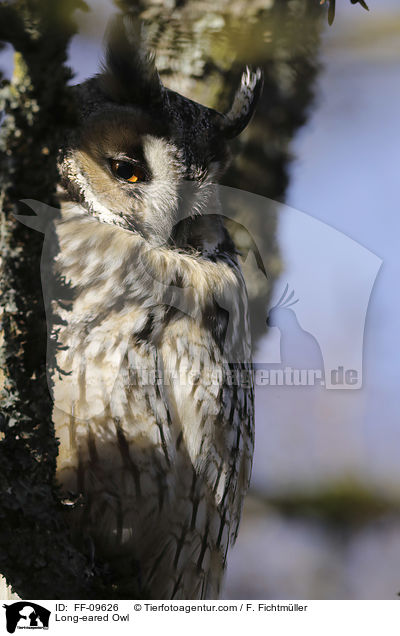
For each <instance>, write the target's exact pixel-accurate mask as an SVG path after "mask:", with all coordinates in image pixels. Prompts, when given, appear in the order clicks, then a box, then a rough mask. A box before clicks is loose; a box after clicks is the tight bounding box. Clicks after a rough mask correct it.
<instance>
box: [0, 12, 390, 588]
mask: <svg viewBox="0 0 400 636" xmlns="http://www.w3.org/2000/svg"><path fill="white" fill-rule="evenodd" d="M116 4H118V5H119V6H120V7H122V8H123V9H126V8H127V6H128V5H133V4H135V6H136V7H137V6H139V5H140V12H141V17H142V19H145V20H146V21H147V23H148V25H149V37H150V43H151V44H152V46H153V47H154V48H155V50H156V51H157V61H158V67H159V69H160V71H161V74H162V77H163V79H164V81H165V83H166V84H167V85H168V86H170V87H171V88H174V89H177V90H180V91H181V92H183V93H184V94H186V95H188V96H190V97H192V98H194V99H197V100H199V101H202V102H203V103H205V104H207V105H208V106H218V107H220V108H223V107H224V105H226V104H227V103H228V99H229V96H230V95H231V93H232V90H233V88H234V86H235V85H236V84H237V82H238V80H239V78H240V73H241V70H242V68H243V65H244V64H245V63H252V64H260V65H261V66H262V67H263V68H264V72H265V89H264V93H263V97H262V100H261V103H260V106H259V108H258V111H257V115H256V117H255V118H254V120H253V122H252V124H251V126H250V127H249V128H248V130H247V131H246V132H245V133H244V135H243V136H242V138H241V140H240V142H238V144H237V147H236V148H235V150H236V152H237V158H236V159H235V161H234V162H233V164H232V166H231V168H230V170H229V171H228V173H227V175H226V177H225V178H224V184H225V185H228V186H233V187H236V188H242V189H243V190H248V191H250V192H254V193H256V194H259V195H264V196H266V197H269V198H270V199H272V200H274V201H276V202H278V203H277V204H276V205H266V211H265V215H264V216H261V217H260V216H258V217H257V219H256V220H255V221H254V223H255V224H256V225H255V226H254V225H252V227H253V229H254V228H255V229H254V233H255V234H257V242H258V245H259V247H260V250H261V253H262V256H263V259H264V264H265V267H266V270H267V274H268V278H267V279H265V277H263V276H262V275H261V274H260V272H259V271H257V267H256V266H255V265H254V263H252V262H251V259H249V260H248V261H247V262H246V265H245V267H246V268H247V269H246V274H247V282H248V286H249V293H250V299H251V307H252V323H253V335H254V340H255V348H256V360H257V361H259V362H260V363H265V362H272V363H273V362H279V360H275V359H272V358H273V356H272V357H271V355H272V354H271V352H272V351H275V355H276V354H279V351H280V352H281V353H282V337H283V331H282V328H280V327H282V325H281V324H279V321H275V324H274V321H272V320H270V328H269V330H268V332H267V331H266V330H267V325H266V318H267V316H268V313H269V310H270V308H271V307H273V306H274V304H276V303H277V302H278V301H279V299H280V297H281V296H282V293H283V291H284V289H285V287H286V285H287V284H288V285H289V288H290V289H289V293H291V291H290V290H291V289H292V288H293V287H294V282H293V281H296V280H297V281H299V279H300V278H301V275H302V276H303V278H304V276H305V275H304V274H301V272H300V273H299V271H298V263H299V262H300V261H301V255H303V259H304V258H305V257H307V256H308V254H307V239H308V236H307V227H309V225H307V223H302V224H300V225H298V226H297V225H296V223H298V220H299V218H303V217H301V216H299V215H300V212H298V213H297V214H296V211H301V212H303V213H305V214H306V215H308V216H307V218H309V219H311V220H315V221H313V223H314V226H315V224H318V222H320V221H321V222H323V223H324V224H326V227H328V228H334V229H335V230H337V231H338V232H339V233H340V235H343V236H345V237H348V238H349V239H352V240H353V241H355V242H356V243H357V244H359V245H361V246H363V247H364V248H366V249H365V252H363V253H364V255H367V254H369V255H370V258H371V259H372V261H371V262H373V263H374V264H375V265H374V267H372V270H373V271H372V274H371V272H369V273H368V276H369V279H368V280H369V283H370V285H371V287H372V284H373V283H374V281H375V276H376V281H375V284H374V286H373V289H372V293H371V297H370V300H369V297H368V300H369V307H368V313H367V315H366V322H365V332H364V346H363V378H362V380H363V381H362V387H361V388H358V389H356V390H346V389H337V390H328V389H326V388H324V387H323V386H315V387H289V386H280V387H277V386H258V387H257V389H256V412H257V417H256V453H255V461H254V470H253V479H252V487H251V490H250V494H249V496H248V497H247V500H246V504H245V509H244V515H243V521H242V526H241V531H240V533H239V538H238V541H237V544H236V546H235V547H234V548H233V549H232V550H231V555H230V559H229V565H228V572H227V577H226V581H225V587H224V590H223V594H222V596H223V598H231V599H238V598H253V599H257V598H258V599H266V598H270V599H307V598H310V599H370V598H371V599H372V598H376V599H393V598H396V596H397V594H398V592H399V591H400V461H399V460H400V423H399V413H400V405H399V390H398V383H399V379H400V378H399V375H400V374H399V365H398V358H399V357H400V335H399V325H400V315H399V314H400V303H399V301H398V299H397V287H398V280H399V274H400V259H399V258H398V256H397V236H398V235H399V233H400V219H399V215H398V211H397V208H398V196H397V187H398V182H399V179H398V174H397V173H398V170H399V165H400V161H399V160H400V157H399V153H400V151H399V148H400V143H399V141H400V134H399V133H400V123H399V118H398V111H399V103H400V7H399V4H398V0H379V2H378V0H371V1H370V3H369V6H370V12H369V13H367V12H365V11H364V10H363V9H362V8H361V7H359V6H357V5H356V6H351V5H350V3H348V2H347V1H345V0H342V1H340V0H337V2H336V4H337V7H336V19H335V22H334V24H333V26H332V27H328V25H327V20H326V12H325V11H324V10H322V9H321V7H320V6H319V2H316V1H315V0H288V1H287V2H278V1H277V0H250V1H249V2H247V3H245V2H243V1H242V0H231V1H230V2H226V1H225V0H223V1H222V2H220V3H218V6H217V7H216V6H213V4H212V3H211V2H207V0H201V1H200V2H190V0H189V1H188V2H175V1H173V0H171V2H165V3H159V2H157V1H156V0H149V1H143V2H141V3H140V2H139V3H129V2H117V3H116ZM214 4H215V3H214ZM89 5H90V7H91V9H92V10H91V11H90V12H89V13H87V14H83V13H82V14H79V23H80V33H79V35H77V36H75V37H74V38H73V40H72V43H71V47H70V64H71V66H72V68H73V70H74V72H75V78H74V82H79V81H82V80H83V79H85V78H87V77H89V76H91V75H93V73H95V72H96V70H97V69H98V65H99V60H100V59H101V56H102V36H103V33H104V29H105V25H106V23H107V19H108V17H109V16H110V15H112V13H114V12H115V5H114V4H113V3H112V2H111V0H101V1H100V0H93V1H92V2H89ZM128 8H129V7H128ZM0 67H1V68H2V69H3V70H4V71H5V74H6V75H7V74H8V75H10V73H11V68H12V51H11V50H10V49H5V50H4V51H3V52H1V54H0ZM283 201H285V205H284V204H283V203H282V202H283ZM239 208H240V209H239ZM250 213H251V212H250V211H249V210H248V209H247V208H246V206H239V207H238V209H237V210H236V218H237V220H238V221H239V222H241V223H242V224H243V225H245V226H246V220H248V215H249V214H250ZM257 224H258V225H257ZM318 227H322V226H320V225H318ZM324 227H325V226H324ZM231 230H232V232H233V234H234V235H235V239H236V241H237V243H238V245H239V247H241V248H246V240H247V239H246V236H242V234H240V232H239V231H238V229H237V226H235V225H232V228H231ZM334 236H336V234H335V233H334V232H333V230H332V232H331V233H330V234H329V232H328V237H327V239H326V240H327V245H326V257H324V251H323V253H322V256H320V258H319V261H318V266H317V268H315V267H314V270H313V269H312V268H311V269H310V271H309V273H308V274H307V280H306V281H305V289H306V290H307V289H308V290H312V291H313V293H312V294H310V297H309V299H308V301H307V303H306V307H305V306H304V302H303V306H302V304H301V300H302V294H303V297H304V293H305V292H304V289H303V291H302V294H299V289H298V286H299V284H300V283H298V285H297V290H296V289H294V290H293V291H295V292H296V295H295V296H293V298H292V300H295V299H297V298H299V303H298V313H297V319H298V320H299V324H300V327H303V329H306V327H307V321H309V320H310V316H313V315H316V314H318V315H323V320H324V328H325V333H328V334H329V333H332V341H331V347H332V349H334V348H335V347H336V336H337V329H338V327H337V325H338V323H339V322H340V321H341V320H342V319H343V315H344V314H343V312H344V313H345V314H346V315H347V317H346V319H345V320H344V323H343V324H344V325H347V324H348V323H349V321H350V322H351V315H352V312H353V313H354V312H356V311H357V302H358V301H357V293H356V289H355V292H354V298H352V297H349V298H348V302H347V304H346V307H345V310H343V307H342V304H343V293H342V287H343V285H344V284H345V281H346V280H347V279H349V280H354V281H355V282H354V285H355V288H357V285H358V282H359V284H360V285H361V284H363V281H364V282H365V280H366V278H365V277H366V276H367V274H366V273H365V271H364V264H366V263H367V260H368V259H367V257H366V256H365V258H364V257H363V258H361V257H360V254H359V252H358V251H357V250H355V251H354V252H352V253H353V254H354V261H353V262H352V256H351V254H350V257H347V260H346V267H345V268H343V267H342V268H340V265H341V263H342V247H341V245H344V243H343V244H341V243H340V241H339V243H338V244H337V245H338V246H337V248H336V244H335V245H334ZM330 237H331V238H332V241H333V243H332V244H331V248H332V245H333V247H334V249H328V247H329V244H330ZM324 250H325V248H324ZM299 259H300V260H299ZM381 261H382V267H381V268H380V265H381ZM368 262H369V261H368ZM379 268H380V269H379ZM317 270H318V271H317ZM339 270H340V272H339ZM335 271H337V272H338V274H337V277H336V278H335V277H333V279H332V272H335ZM378 272H379V273H378ZM363 277H364V278H363ZM364 279H365V280H364ZM332 280H334V284H330V282H331V281H332ZM321 281H322V282H321ZM324 281H326V284H324ZM322 306H323V308H324V311H323V312H322V309H321V307H322ZM294 309H296V311H297V305H296V306H295V307H294ZM321 312H322V313H321ZM364 318H365V316H364ZM361 327H362V329H364V324H362V325H361ZM343 329H344V327H343V325H342V331H343ZM306 331H307V329H306ZM309 331H310V330H309ZM361 335H362V334H361ZM342 342H345V339H344V340H342ZM319 344H321V342H320V343H319ZM325 345H326V343H325ZM328 345H329V343H328ZM296 346H297V344H296V342H295V341H294V342H293V343H292V353H293V356H294V357H296ZM298 346H299V347H300V344H299V345H298ZM348 347H349V348H351V347H352V343H351V342H348ZM298 353H299V356H300V357H301V355H303V353H304V352H301V351H299V352H298ZM281 359H282V356H281ZM310 364H311V362H310ZM306 368H314V367H309V366H308V367H306Z"/></svg>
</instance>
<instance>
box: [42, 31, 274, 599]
mask: <svg viewBox="0 0 400 636" xmlns="http://www.w3.org/2000/svg"><path fill="white" fill-rule="evenodd" d="M261 86H262V77H261V72H260V71H259V70H257V71H254V72H253V71H251V70H250V69H246V70H245V72H244V73H243V76H242V79H241V84H240V87H239V88H238V90H237V92H236V94H235V97H234V100H233V104H232V107H231V108H230V110H229V111H228V112H227V113H225V114H222V113H219V112H217V111H215V110H213V109H210V108H206V107H204V106H202V105H200V104H198V103H196V102H193V101H191V100H189V99H187V98H185V97H183V96H182V95H180V94H178V93H176V92H174V91H172V90H169V89H167V88H166V87H164V86H163V84H162V83H161V81H160V78H159V76H158V73H157V70H156V68H155V64H154V60H153V58H152V56H151V55H149V54H148V53H146V51H145V50H144V48H143V45H142V43H141V42H140V37H139V33H138V29H137V28H136V26H135V25H134V24H132V23H130V22H129V21H127V19H126V18H117V19H115V20H114V22H113V24H112V26H111V28H110V30H109V37H108V45H107V53H106V61H105V64H104V67H103V68H102V70H101V72H100V73H99V74H98V75H96V76H95V77H94V78H92V79H90V80H87V81H86V82H84V83H83V84H81V85H78V86H77V87H76V88H75V92H76V96H77V104H78V107H79V111H80V123H79V127H77V128H76V129H75V130H73V131H71V133H70V134H69V136H68V139H67V141H66V143H65V146H64V147H63V148H62V150H61V152H60V183H61V186H60V201H61V214H60V217H59V218H58V220H57V221H56V223H55V232H56V242H57V245H58V247H57V250H56V253H55V256H54V270H55V272H56V274H57V276H58V277H59V279H60V280H62V281H63V285H64V289H66V290H67V292H66V294H65V297H63V298H62V299H60V298H59V299H55V300H53V308H52V316H53V318H52V320H53V324H52V328H51V331H52V338H53V340H55V341H56V367H55V369H56V370H55V372H54V373H53V376H52V390H53V396H54V424H55V430H56V434H57V436H58V438H59V440H60V447H59V457H58V463H57V478H58V480H59V482H60V484H61V486H62V488H63V489H64V491H65V492H66V493H69V495H68V496H70V497H71V496H73V497H75V498H76V501H77V502H78V503H76V505H75V506H74V507H73V510H72V511H70V512H69V513H68V516H67V518H68V521H69V523H70V524H71V529H72V535H73V537H74V540H75V541H76V542H77V543H79V544H80V545H82V546H86V547H87V546H88V545H89V546H91V548H90V549H91V550H93V551H94V553H95V555H96V556H98V558H99V559H100V560H101V561H102V562H106V563H107V564H108V567H109V568H110V571H111V572H112V573H113V575H114V578H115V580H118V581H119V582H120V588H119V590H120V596H121V597H128V598H129V597H131V598H141V597H142V598H158V599H200V598H217V597H218V594H219V588H220V583H221V578H222V574H223V572H224V568H225V565H226V559H227V551H228V546H229V545H231V544H232V543H233V542H234V540H235V538H236V535H237V530H238V524H239V519H240V515H241V508H242V502H243V497H244V495H245V493H246V490H247V487H248V483H249V477H250V472H251V462H252V453H253V444H254V430H253V382H252V373H251V352H250V337H249V327H248V315H247V296H246V287H245V284H244V281H243V277H242V273H241V269H240V266H239V263H238V259H237V251H236V250H235V247H234V244H233V242H232V240H231V238H230V236H229V234H228V232H227V230H226V229H225V226H224V223H223V218H222V215H221V210H220V207H219V203H218V191H217V187H216V185H215V183H216V182H217V180H218V177H219V176H220V174H221V173H222V171H223V169H224V167H225V166H226V163H227V159H228V156H229V140H230V139H232V138H233V137H235V136H236V135H238V134H239V133H240V132H241V131H242V130H243V129H244V127H245V126H246V125H247V123H248V122H249V120H250V118H251V115H252V112H253V110H254V107H255V103H256V101H257V98H258V95H259V93H260V91H261ZM85 549H86V548H85ZM121 581H122V583H121Z"/></svg>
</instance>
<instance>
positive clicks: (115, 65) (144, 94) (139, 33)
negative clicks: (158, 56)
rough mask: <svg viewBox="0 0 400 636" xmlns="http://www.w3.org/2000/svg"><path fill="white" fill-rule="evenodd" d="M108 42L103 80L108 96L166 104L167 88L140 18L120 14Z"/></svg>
mask: <svg viewBox="0 0 400 636" xmlns="http://www.w3.org/2000/svg"><path fill="white" fill-rule="evenodd" d="M106 43H107V48H106V59H105V63H104V65H103V71H102V73H101V74H100V76H99V80H100V85H101V88H102V89H103V91H104V92H105V93H106V94H107V96H108V97H109V98H110V99H111V100H112V101H116V102H119V103H129V104H132V105H134V104H137V105H146V106H147V107H149V106H150V105H151V106H152V107H153V108H156V107H157V106H162V103H163V99H164V88H163V85H162V83H161V80H160V77H159V75H158V72H157V69H156V66H155V63H154V55H152V54H151V53H149V52H148V50H147V47H146V43H145V32H144V27H143V25H142V24H141V23H140V21H139V20H137V19H135V18H133V17H132V16H130V15H125V16H123V15H117V16H116V17H115V18H113V19H112V20H111V21H110V23H109V26H108V29H107V34H106Z"/></svg>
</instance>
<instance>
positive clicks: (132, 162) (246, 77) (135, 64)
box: [60, 16, 263, 242]
mask: <svg viewBox="0 0 400 636" xmlns="http://www.w3.org/2000/svg"><path fill="white" fill-rule="evenodd" d="M143 40H144V38H143V32H142V28H141V26H140V25H139V24H138V23H137V22H136V21H133V20H132V18H129V17H128V16H124V17H123V16H117V17H116V18H115V19H114V20H113V21H112V23H111V25H110V27H109V29H108V35H107V48H106V56H105V62H104V65H103V68H102V70H101V72H100V73H99V74H98V75H96V76H95V77H93V78H91V79H90V80H87V81H86V82H84V83H83V84H80V85H78V86H76V87H75V89H74V90H75V94H76V97H77V105H78V109H79V113H80V125H79V127H78V128H77V129H76V130H74V131H73V132H71V134H70V135H69V137H68V140H67V142H66V144H65V147H64V148H63V149H62V151H61V156H60V172H61V178H62V185H63V186H64V188H65V190H66V191H67V192H68V196H69V198H70V199H72V200H73V201H76V202H78V203H79V204H81V205H82V206H83V207H84V208H85V209H86V211H87V212H88V213H89V214H91V215H94V216H96V217H97V218H98V219H99V220H100V221H102V222H104V223H111V224H116V225H120V226H121V227H124V228H125V229H128V230H131V231H134V232H139V233H141V234H142V235H143V236H144V237H145V238H146V239H148V240H150V241H152V240H155V241H157V242H160V241H161V242H165V241H167V240H168V239H169V237H170V236H171V234H172V232H173V228H174V227H175V226H176V224H177V223H178V222H179V220H180V219H182V218H186V217H192V216H196V215H201V212H202V210H204V209H205V206H209V205H212V199H213V186H212V184H213V183H215V182H216V181H217V180H218V177H219V176H220V175H221V173H222V171H223V169H224V167H225V165H226V163H227V158H228V156H229V142H230V140H231V139H232V138H234V137H236V136H237V135H239V134H240V132H241V131H242V130H243V129H244V128H245V126H246V125H247V124H248V122H249V121H250V119H251V117H252V114H253V112H254V109H255V105H256V103H257V100H258V97H259V95H260V93H261V90H262V82H263V80H262V73H261V70H260V69H257V70H256V71H254V72H253V71H251V70H250V69H249V68H246V70H245V72H244V73H243V75H242V78H241V83H240V86H239V88H238V90H237V92H236V94H235V97H234V99H233V103H232V106H231V108H230V109H229V110H228V112H227V113H220V112H218V111H216V110H214V109H212V108H207V107H205V106H202V105H201V104H198V103H196V102H194V101H192V100H190V99H188V98H186V97H183V96H182V95H180V94H179V93H176V92H174V91H172V90H169V89H168V88H166V87H165V86H163V84H162V82H161V80H160V77H159V75H158V72H157V69H156V67H155V63H154V57H153V56H152V55H151V54H149V53H148V51H147V50H146V46H145V44H144V41H143Z"/></svg>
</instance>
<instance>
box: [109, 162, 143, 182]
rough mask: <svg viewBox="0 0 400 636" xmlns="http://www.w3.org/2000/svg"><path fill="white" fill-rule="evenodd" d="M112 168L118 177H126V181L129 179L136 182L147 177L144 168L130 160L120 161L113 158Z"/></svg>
mask: <svg viewBox="0 0 400 636" xmlns="http://www.w3.org/2000/svg"><path fill="white" fill-rule="evenodd" d="M111 170H112V172H113V174H114V175H115V176H116V177H118V178H119V179H124V181H129V183H136V182H137V181H142V180H143V179H144V178H145V174H144V172H143V170H142V169H141V168H140V167H139V166H138V165H136V164H134V163H131V162H130V161H122V160H121V161H118V160H116V159H113V160H112V161H111Z"/></svg>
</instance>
